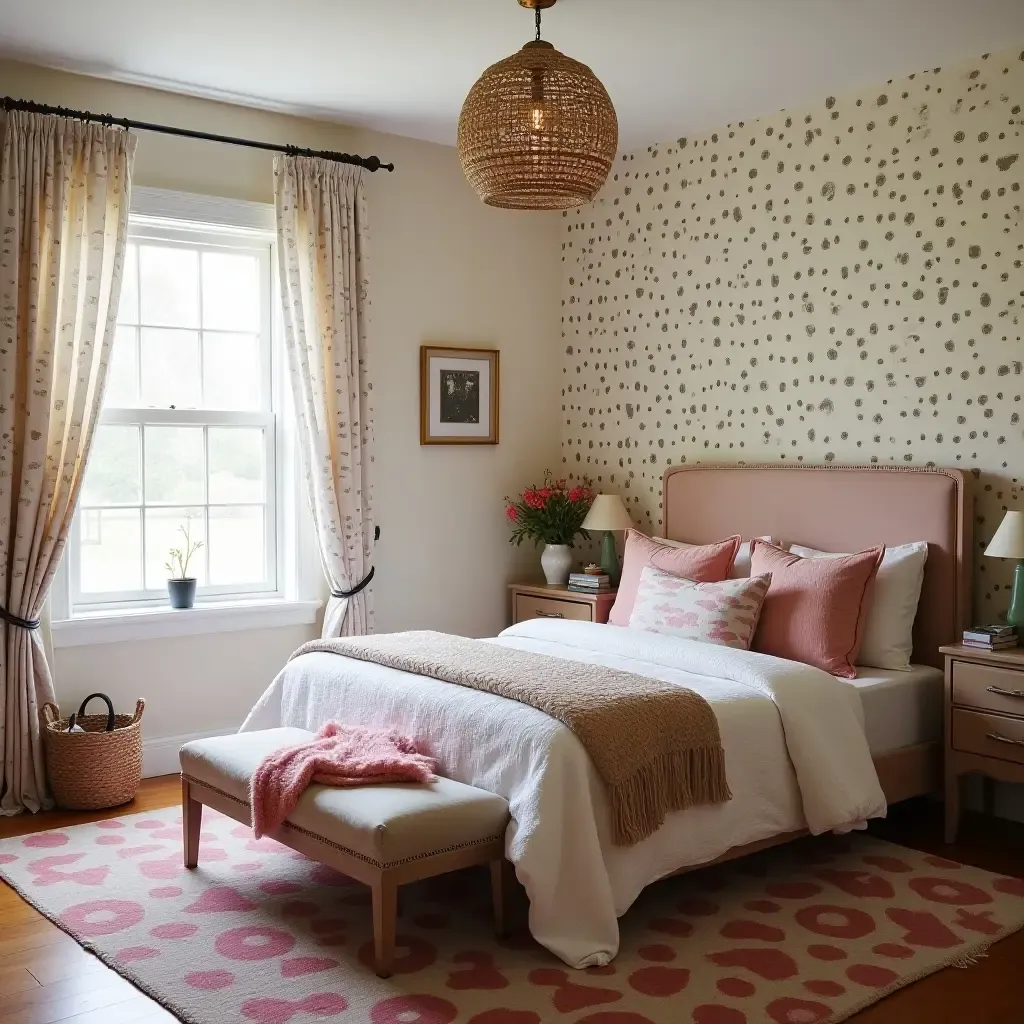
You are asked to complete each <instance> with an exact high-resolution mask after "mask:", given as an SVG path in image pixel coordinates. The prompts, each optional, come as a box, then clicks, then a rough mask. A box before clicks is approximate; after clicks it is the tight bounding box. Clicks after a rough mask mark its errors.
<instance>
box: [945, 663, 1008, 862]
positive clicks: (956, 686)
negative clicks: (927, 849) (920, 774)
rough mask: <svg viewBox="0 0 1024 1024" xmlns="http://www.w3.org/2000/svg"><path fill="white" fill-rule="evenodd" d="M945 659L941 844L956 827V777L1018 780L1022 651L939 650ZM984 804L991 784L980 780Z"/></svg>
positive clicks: (950, 840) (957, 789)
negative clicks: (970, 774) (943, 827)
mask: <svg viewBox="0 0 1024 1024" xmlns="http://www.w3.org/2000/svg"><path fill="white" fill-rule="evenodd" d="M939 650H940V651H941V652H942V653H943V654H944V655H945V656H946V767H945V773H946V842H947V843H951V842H953V840H954V839H956V832H957V828H958V826H959V824H960V776H961V775H964V774H966V773H968V772H979V773H981V774H982V775H984V776H985V777H986V779H987V780H992V779H998V780H1000V781H1002V782H1024V647H1012V648H1010V649H1009V650H1008V651H981V650H978V649H976V648H974V647H964V646H963V644H953V645H951V646H949V647H940V648H939ZM986 788H987V792H986V803H989V802H990V800H991V797H990V793H991V781H987V782H986Z"/></svg>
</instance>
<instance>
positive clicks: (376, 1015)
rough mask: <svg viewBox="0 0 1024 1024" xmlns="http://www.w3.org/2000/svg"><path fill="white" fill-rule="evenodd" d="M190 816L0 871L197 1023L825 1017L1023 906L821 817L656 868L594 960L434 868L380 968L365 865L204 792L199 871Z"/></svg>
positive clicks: (112, 833)
mask: <svg viewBox="0 0 1024 1024" xmlns="http://www.w3.org/2000/svg"><path fill="white" fill-rule="evenodd" d="M180 823H181V818H180V814H179V813H178V812H176V811H175V810H172V809H168V810H166V811H162V812H158V813H150V814H144V815H134V816H130V817H124V818H120V819H114V820H110V821H101V822H98V823H96V824H92V825H79V826H76V827H74V828H69V829H62V830H59V831H52V832H42V833H36V834H34V835H30V836H26V837H22V838H16V839H8V840H5V841H3V842H0V865H2V867H0V874H2V876H3V877H4V878H5V879H6V880H7V881H8V882H9V883H10V884H11V885H13V886H14V887H15V888H16V889H17V890H18V891H19V892H20V893H21V894H22V895H23V896H25V897H26V898H27V899H28V900H29V901H30V902H31V903H32V904H33V905H34V906H35V907H37V908H38V909H39V910H40V911H42V913H44V914H45V915H46V916H47V917H49V918H51V919H52V920H54V921H56V922H57V923H58V924H59V925H60V926H61V927H62V928H63V929H64V930H65V931H67V932H69V933H70V934H71V935H72V936H74V938H75V939H77V940H78V941H79V942H80V943H81V944H82V945H83V946H85V947H86V948H88V949H90V950H92V951H93V952H95V953H96V954H97V955H98V956H99V957H101V958H102V959H103V960H104V961H105V962H106V963H108V964H109V965H110V966H112V967H113V968H114V969H115V970H116V971H117V972H118V973H119V974H121V975H123V976H124V977H125V978H127V979H129V980H130V981H131V982H133V983H134V984H135V985H137V986H138V987H139V988H140V989H142V990H143V991H145V992H147V993H148V994H149V995H151V996H152V997H153V998H154V999H156V1000H157V1001H159V1002H160V1003H162V1004H163V1005H164V1006H166V1007H167V1008H168V1009H170V1010H171V1011H172V1012H173V1013H175V1014H176V1015H178V1016H179V1017H180V1018H181V1019H182V1020H183V1021H187V1022H190V1024H224V1022H234V1021H238V1022H243V1024H245V1022H248V1024H252V1022H255V1024H314V1022H324V1021H329V1022H337V1024H357V1022H359V1024H362V1022H366V1024H453V1022H458V1024H547V1022H549V1021H566V1022H572V1024H689V1022H693V1024H755V1022H757V1024H760V1022H766V1024H823V1022H833V1021H840V1020H843V1019H845V1018H846V1017H848V1016H850V1015H851V1014H852V1013H855V1012H856V1011H857V1010H859V1009H861V1008H863V1007H865V1006H867V1005H869V1004H870V1003H873V1002H875V1001H877V1000H878V999H881V998H882V997H884V996H885V995H887V994H888V993H890V992H892V991H895V990H896V989H898V988H901V987H902V986H904V985H907V984H909V983H910V982H911V981H914V980H916V979H918V978H921V977H924V976H925V975H927V974H930V973H932V972H933V971H937V970H939V969H940V968H942V967H944V966H947V965H949V964H952V963H956V962H960V963H969V962H970V958H971V957H972V956H974V955H976V954H977V953H979V952H980V951H981V950H983V949H984V948H985V947H986V946H987V945H989V944H990V943H992V942H994V941H995V940H997V939H999V938H1001V937H1003V936H1005V935H1008V934H1009V933H1010V932H1013V931H1015V930H1017V929H1018V928H1020V927H1022V925H1024V880H1021V879H1017V878H1006V877H1001V876H999V875H994V874H991V873H989V872H986V871H981V870H978V869H976V868H971V867H965V866H963V865H961V864H957V863H955V862H953V861H948V860H944V859H942V858H941V857H935V856H929V855H927V854H923V853H918V852H916V851H913V850H909V849H905V848H903V847H900V846H893V845H891V844H889V843H884V842H881V841H880V840H876V839H873V838H870V837H867V836H852V837H845V838H842V839H840V838H836V837H825V838H822V839H818V840H810V841H803V842H800V843H796V844H791V845H790V846H788V847H784V848H779V849H776V850H771V851H767V852H766V853H764V854H759V855H757V856H755V857H750V858H746V859H744V860H742V861H737V862H734V863H732V864H730V865H723V866H720V867H716V868H712V869H707V870H704V871H700V872H696V873H694V874H691V875H685V876H681V877H679V878H675V879H669V880H666V881H664V882H660V883H658V884H657V885H655V886H651V887H650V888H648V889H647V890H646V891H645V892H644V893H643V895H642V896H641V897H640V899H639V900H638V901H637V903H636V904H635V905H634V906H633V907H632V908H631V909H630V911H629V913H628V914H627V915H626V917H625V918H624V919H623V920H622V943H621V950H620V952H619V955H618V957H617V958H616V959H615V960H614V962H612V963H611V964H609V965H607V966H605V967H598V968H591V969H590V970H587V971H574V970H571V969H570V968H567V967H566V966H565V965H564V964H563V963H561V962H560V961H559V960H557V959H555V958H554V957H553V956H552V955H551V954H550V953H548V952H547V951H546V950H544V949H542V948H541V947H540V946H538V945H537V944H536V943H535V942H533V940H532V939H531V938H530V937H529V935H527V934H525V933H524V934H522V935H520V936H517V937H515V938H513V939H511V940H503V941H500V942H499V941H497V940H496V939H495V938H494V937H493V935H492V931H491V921H490V907H489V900H488V893H487V880H486V873H485V872H482V871H477V872H464V873H461V874H459V875H456V876H448V877H447V878H442V879H436V880H433V881H432V882H425V883H419V884H417V885H415V886H410V887H408V888H407V889H405V890H402V895H401V897H400V899H401V918H400V923H399V940H398V941H399V950H398V959H397V965H396V966H397V972H396V974H395V976H394V977H393V978H391V979H389V980H387V981H381V980H379V979H378V978H377V977H376V976H375V975H374V974H373V971H372V969H371V967H370V964H371V962H372V943H371V939H370V928H371V923H370V907H369V894H368V892H367V890H366V889H365V888H364V887H363V886H361V885H360V884H359V883H357V882H354V881H352V880H350V879H348V878H345V877H344V876H342V875H339V874H337V873H336V872H334V871H332V870H329V869H327V868H325V867H323V866H321V865H317V864H315V863H313V862H312V861H309V860H307V859H305V858H304V857H301V856H300V855H298V854H295V853H293V852H292V851H291V850H288V849H286V848H285V847H283V846H280V845H278V844H277V843H274V842H272V841H270V840H266V839H264V840H260V841H258V842H257V841H256V840H254V839H253V836H252V833H251V832H250V830H249V829H247V828H244V827H242V826H239V825H238V824H237V823H235V822H234V821H231V820H230V819H228V818H225V817H223V816H221V815H219V814H216V813H213V812H211V811H210V810H209V809H207V810H206V812H205V820H204V827H203V838H202V847H201V852H200V867H199V869H198V870H197V871H195V872H189V871H186V870H185V869H184V868H183V867H182V865H181V848H180V843H181V835H180V833H181V824H180Z"/></svg>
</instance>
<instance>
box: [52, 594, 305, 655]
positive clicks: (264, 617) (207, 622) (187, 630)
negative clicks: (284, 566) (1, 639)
mask: <svg viewBox="0 0 1024 1024" xmlns="http://www.w3.org/2000/svg"><path fill="white" fill-rule="evenodd" d="M320 605H321V602H320V601H285V600H283V599H275V598H264V599H261V600H250V601H210V602H204V603H202V604H199V605H197V606H196V607H194V608H182V609H176V608H170V607H167V606H156V607H148V608H124V609H121V610H111V609H109V608H108V609H104V610H102V611H95V612H83V613H80V614H78V615H75V616H74V617H73V618H70V619H60V620H56V621H54V622H52V623H51V624H50V628H51V631H52V633H53V646H54V647H83V646H86V645H88V644H112V643H123V642H125V641H129V640H152V639H156V638H159V637H169V636H193V635H196V634H199V633H235V632H239V631H242V630H249V629H274V628H276V627H280V626H304V625H311V624H312V623H313V622H315V621H316V613H317V611H318V610H319V609H320Z"/></svg>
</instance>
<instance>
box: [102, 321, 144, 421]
mask: <svg viewBox="0 0 1024 1024" xmlns="http://www.w3.org/2000/svg"><path fill="white" fill-rule="evenodd" d="M103 404H104V406H105V407H106V408H108V409H118V408H121V409H124V408H131V407H133V406H136V405H138V404H139V350H138V348H137V347H136V340H135V328H134V327H118V328H117V330H116V332H115V334H114V347H113V352H112V354H111V357H110V366H109V367H108V368H107V390H106V391H105V392H104V394H103Z"/></svg>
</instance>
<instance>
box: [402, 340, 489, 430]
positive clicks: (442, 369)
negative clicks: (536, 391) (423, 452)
mask: <svg viewBox="0 0 1024 1024" xmlns="http://www.w3.org/2000/svg"><path fill="white" fill-rule="evenodd" d="M497 443H498V353H497V351H496V350H495V349H490V348H447V347H445V346H441V345H422V346H421V347H420V444H497Z"/></svg>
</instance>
